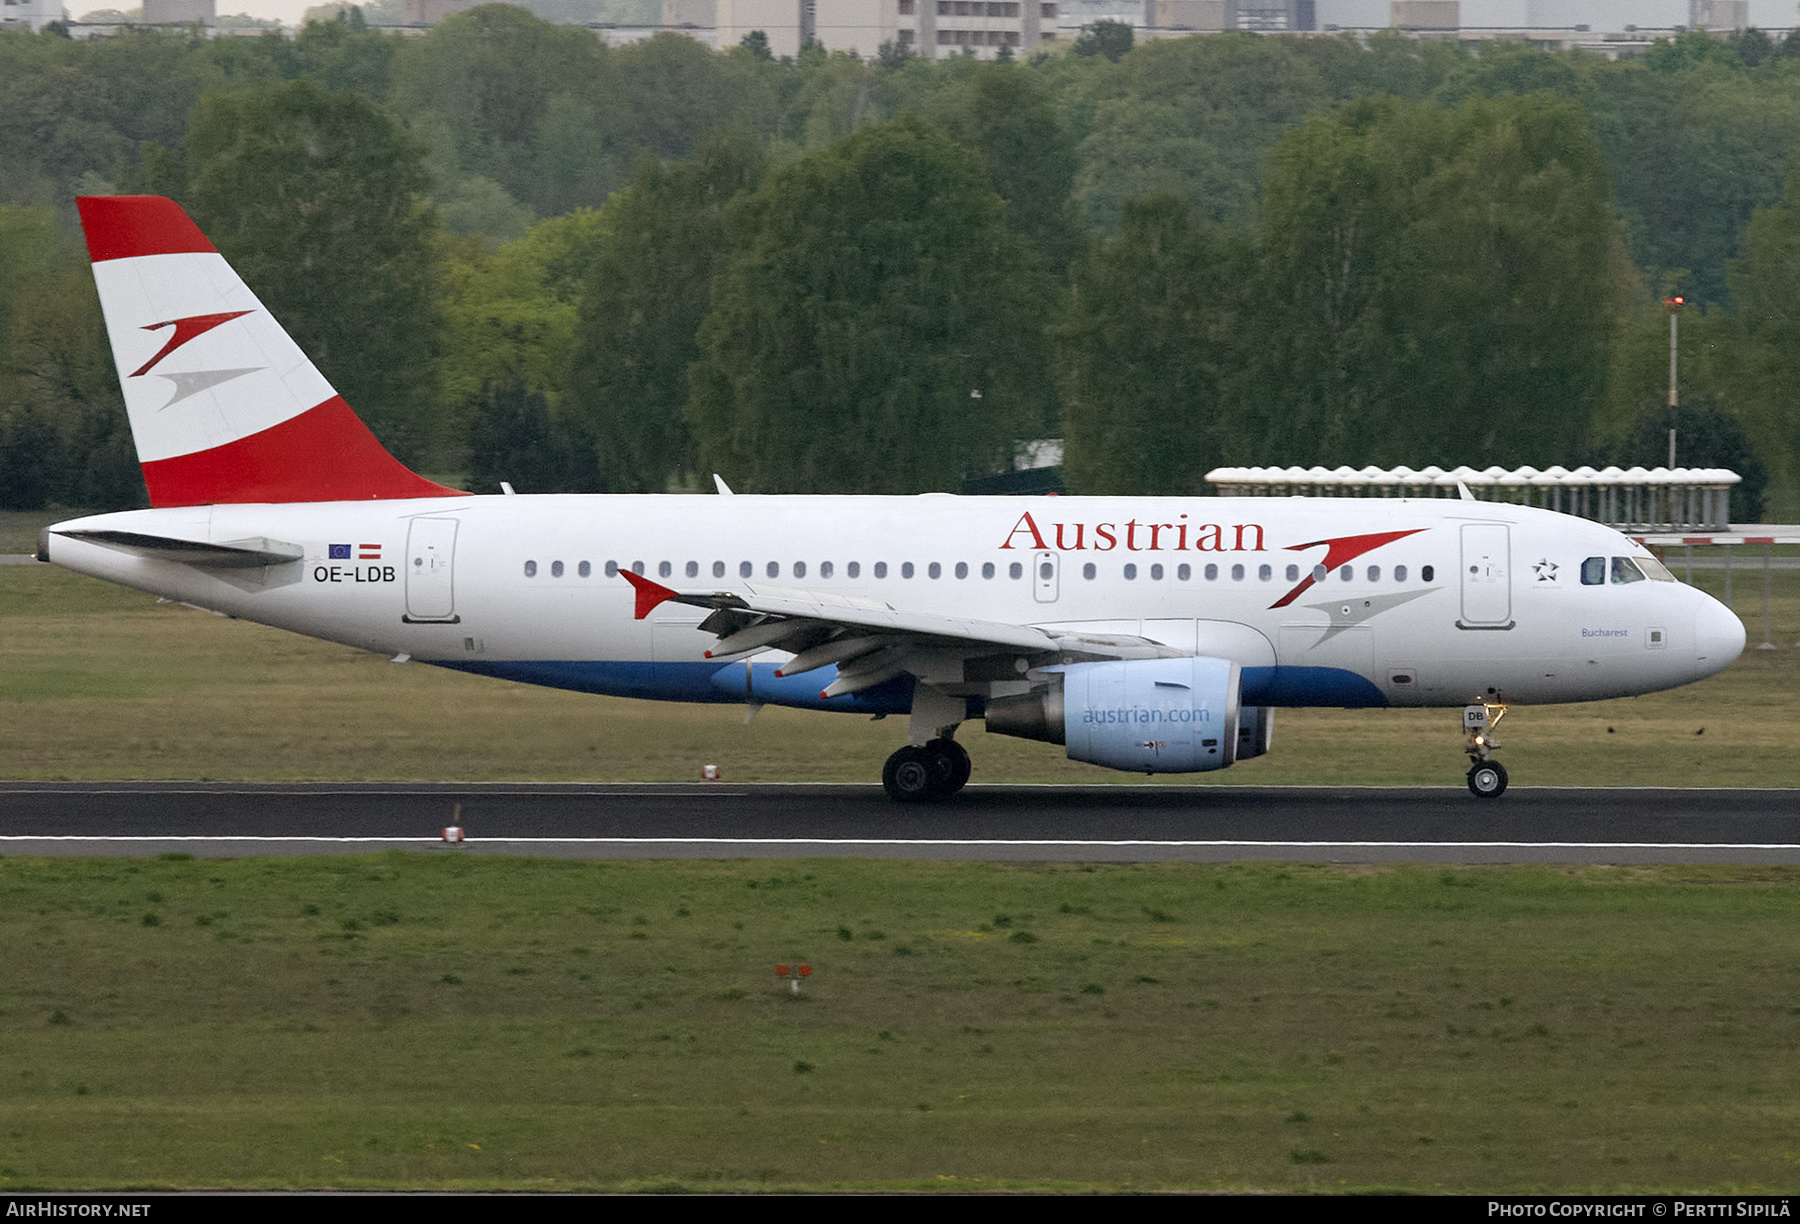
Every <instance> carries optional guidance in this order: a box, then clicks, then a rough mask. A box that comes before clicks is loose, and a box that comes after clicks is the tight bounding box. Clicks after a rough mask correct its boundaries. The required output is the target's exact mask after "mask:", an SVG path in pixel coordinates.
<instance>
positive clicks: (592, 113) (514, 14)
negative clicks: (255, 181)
mask: <svg viewBox="0 0 1800 1224" xmlns="http://www.w3.org/2000/svg"><path fill="white" fill-rule="evenodd" d="M683 41H689V42H691V41H692V40H691V39H688V40H683ZM610 59H611V53H610V51H609V49H608V47H607V46H606V44H605V43H604V42H602V41H601V40H600V39H598V38H595V37H594V36H593V35H592V34H591V33H589V32H588V31H586V30H581V29H576V28H573V27H570V26H554V25H551V24H549V23H548V22H544V21H539V20H538V19H537V18H535V17H533V16H532V15H531V14H530V13H528V12H526V11H525V10H524V9H522V8H518V7H516V6H514V5H510V4H487V5H482V6H481V7H479V8H473V9H469V10H468V11H466V12H462V13H457V14H455V15H454V16H452V17H450V18H448V19H446V20H445V21H444V22H443V23H442V24H441V25H439V26H436V27H435V28H433V29H432V31H431V32H430V33H429V34H427V35H426V36H425V37H423V38H417V39H407V40H404V42H403V44H402V45H401V46H400V48H399V49H398V51H397V52H396V54H395V60H394V67H393V81H394V86H393V104H394V107H395V109H396V111H397V112H398V113H399V114H401V115H402V116H404V117H405V118H407V119H408V120H409V121H412V122H421V121H424V120H425V119H426V117H427V116H431V117H434V118H435V120H436V121H437V122H438V123H439V124H440V125H441V130H442V132H443V133H444V135H445V136H446V137H447V139H448V140H449V141H450V146H451V147H450V160H451V162H452V164H453V166H454V168H455V169H456V170H457V171H459V172H460V173H462V174H467V175H474V176H479V177H481V178H485V179H489V180H492V181H493V182H496V183H498V184H500V185H501V186H502V187H504V188H505V189H506V190H507V192H508V193H509V194H511V196H512V197H513V198H514V199H516V200H520V201H522V202H524V203H525V204H526V205H528V206H529V207H530V208H532V210H533V211H534V212H536V213H537V214H538V215H540V216H543V215H548V214H551V213H555V212H561V211H565V210H567V209H568V208H570V207H574V206H576V205H579V204H588V203H595V204H597V203H598V202H599V199H597V198H594V193H595V192H596V191H598V193H599V198H604V191H605V189H604V188H603V187H601V186H599V184H600V183H602V182H603V181H604V179H605V175H606V165H607V162H608V157H609V155H610V150H609V149H608V148H607V142H606V139H605V137H606V135H607V131H608V125H607V124H606V122H605V118H606V113H607V109H608V108H607V106H606V102H607V101H608V99H607V91H608V89H609V87H610V86H611V85H612V84H613V74H612V73H611V72H610V71H609V69H610ZM618 101H619V103H620V104H623V102H624V100H623V99H619V100H618ZM577 137H578V138H579V139H578V140H577V139H576V138H577Z"/></svg>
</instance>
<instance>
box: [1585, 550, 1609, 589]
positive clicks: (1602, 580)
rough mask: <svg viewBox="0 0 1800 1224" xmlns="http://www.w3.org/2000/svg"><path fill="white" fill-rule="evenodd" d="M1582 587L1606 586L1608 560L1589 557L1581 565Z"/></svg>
mask: <svg viewBox="0 0 1800 1224" xmlns="http://www.w3.org/2000/svg"><path fill="white" fill-rule="evenodd" d="M1581 585H1582V586H1604V585H1606V558H1605V557H1589V558H1588V559H1587V560H1586V561H1583V562H1582V563H1581Z"/></svg>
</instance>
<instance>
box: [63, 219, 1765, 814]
mask: <svg viewBox="0 0 1800 1224" xmlns="http://www.w3.org/2000/svg"><path fill="white" fill-rule="evenodd" d="M79 208H80V214H81V222H82V226H83V229H84V232H85V235H86V239H87V244H88V250H89V254H90V256H91V258H92V261H93V269H94V279H95V281H96V283H97V285H98V287H99V292H100V301H101V305H102V308H103V310H104V312H105V317H106V325H107V330H108V334H109V337H110V339H111V343H112V349H113V355H114V358H115V360H116V361H117V364H118V372H119V382H120V386H121V387H122V388H123V390H124V395H125V402H126V407H127V410H128V412H129V415H130V420H131V428H132V434H133V438H134V440H135V442H136V445H137V451H138V458H139V461H140V463H141V464H142V467H143V473H144V481H145V485H146V487H147V489H148V492H149V498H150V503H151V508H150V509H147V510H131V511H125V512H122V513H115V514H102V515H95V516H91V517H85V518H78V519H73V520H70V521H67V522H62V523H58V524H56V525H55V526H52V527H49V528H47V529H46V530H45V531H44V533H43V535H42V537H41V539H40V541H39V546H38V557H39V559H40V560H44V561H49V562H53V563H55V564H57V565H61V566H66V567H67V568H69V569H71V570H75V571H78V572H80V573H84V574H90V575H93V576H95V577H98V578H102V579H106V580H108V581H111V582H117V583H121V584H124V585H126V586H129V587H134V588H137V589H139V590H143V591H148V592H152V593H154V594H156V595H158V596H161V597H163V598H165V599H168V600H174V601H179V602H181V603H185V604H191V605H194V606H196V607H200V608H205V609H209V610H213V611H216V612H220V613H223V614H225V615H229V616H233V617H241V618H243V619H245V620H251V621H257V622H260V623H263V624H267V625H273V626H278V627H280V628H282V629H287V630H292V631H294V632H296V633H303V634H307V635H309V636H312V637H317V638H323V639H326V640H329V641H333V642H341V643H344V644H346V645H350V646H355V647H359V648H361V649H364V650H370V651H379V652H381V653H383V654H386V655H392V656H393V657H395V658H396V659H403V660H404V659H411V660H418V661H420V662H424V663H431V664H436V665H437V666H440V667H446V668H453V669H455V670H458V671H464V672H471V673H474V674H477V675H482V676H492V677H498V678H500V679H504V680H513V681H519V682H523V683H527V684H538V685H548V686H551V687H555V688H563V689H574V690H578V691H581V692H589V693H604V694H611V695H615V696H624V697H635V698H644V699H648V700H658V701H687V702H730V703H741V704H747V705H749V706H751V707H759V706H761V705H764V704H775V705H783V706H793V707H800V708H804V709H814V710H826V711H837V712H841V713H849V714H859V715H863V716H865V717H867V716H877V717H881V716H887V715H905V716H906V717H907V730H908V734H907V742H906V743H905V744H904V745H902V746H901V747H899V748H898V750H897V751H895V752H894V753H893V755H892V756H891V757H890V758H888V760H887V763H886V765H885V767H884V769H883V773H882V781H883V784H884V785H885V786H886V788H887V791H888V793H889V794H890V795H891V796H892V797H893V798H894V799H896V800H898V801H901V802H919V801H930V800H941V799H945V798H947V797H948V796H950V795H953V794H955V793H956V792H957V791H958V790H960V789H961V788H962V786H963V785H964V783H965V782H966V781H967V780H968V778H969V775H970V769H971V763H970V759H969V755H968V753H967V751H966V750H965V749H964V748H963V747H962V745H961V744H960V743H959V742H958V741H957V740H956V738H955V736H956V733H957V730H958V728H959V727H961V726H962V724H963V723H965V722H967V721H968V720H970V719H975V718H980V719H983V720H984V722H985V724H986V729H987V730H988V731H990V732H994V733H998V734H1002V735H1012V736H1020V737H1023V738H1026V739H1034V740H1041V741H1045V742H1047V743H1051V744H1060V745H1062V746H1063V748H1064V750H1065V751H1066V753H1067V755H1068V756H1069V757H1070V758H1072V759H1074V760H1077V761H1083V762H1088V763H1091V764H1094V765H1099V766H1104V767H1106V768H1109V769H1115V770H1125V771H1137V772H1142V773H1145V774H1156V773H1200V772H1206V771H1210V770H1216V769H1223V768H1226V767H1227V766H1229V765H1231V764H1233V763H1234V762H1237V761H1243V760H1248V759H1250V758H1253V757H1256V756H1259V755H1262V754H1263V753H1265V752H1267V751H1269V749H1270V746H1271V743H1272V735H1273V729H1274V712H1275V710H1276V709H1277V708H1281V707H1303V706H1335V707H1351V708H1362V707H1384V706H1387V707H1442V708H1446V709H1451V708H1454V709H1460V710H1461V711H1462V726H1463V729H1464V730H1465V732H1466V739H1465V743H1464V751H1465V752H1466V753H1467V754H1468V756H1469V759H1470V765H1469V770H1468V774H1467V779H1468V785H1469V789H1470V791H1472V792H1473V793H1474V794H1475V795H1476V796H1479V797H1482V798H1493V797H1497V796H1499V795H1500V794H1501V793H1503V792H1504V791H1505V789H1506V785H1507V775H1506V770H1505V768H1504V767H1503V766H1502V765H1501V764H1500V762H1499V761H1498V760H1496V759H1495V758H1494V757H1493V755H1492V754H1493V749H1494V748H1495V747H1496V743H1495V741H1494V735H1493V729H1494V724H1495V722H1496V721H1497V720H1498V717H1499V716H1500V715H1501V714H1503V713H1504V712H1505V710H1506V709H1507V707H1508V706H1509V704H1539V703H1549V702H1571V701H1592V700H1597V699H1600V698H1608V697H1621V696H1626V695H1630V694H1636V693H1647V692H1652V691H1655V690H1659V689H1666V688H1672V687H1674V686H1677V685H1682V684H1687V683H1689V682H1691V681H1695V680H1699V679H1701V678H1703V677H1706V676H1709V675H1712V674H1713V673H1715V672H1717V671H1719V670H1720V669H1722V668H1724V667H1725V666H1726V665H1728V664H1729V663H1730V662H1731V661H1732V660H1733V659H1735V658H1737V657H1738V654H1739V653H1740V652H1741V651H1742V649H1743V646H1744V627H1743V624H1742V623H1741V622H1740V621H1739V620H1738V619H1737V617H1736V616H1734V615H1733V614H1732V613H1731V611H1730V610H1729V609H1727V608H1726V607H1724V606H1723V605H1721V604H1720V603H1718V602H1717V601H1716V600H1714V599H1711V598H1710V597H1708V596H1707V595H1705V594H1703V593H1701V592H1700V591H1697V590H1695V589H1693V588H1692V587H1689V586H1686V585H1684V584H1682V583H1680V582H1678V581H1676V580H1675V578H1674V577H1673V576H1672V575H1671V574H1670V573H1669V572H1668V571H1667V570H1666V569H1665V568H1664V567H1663V566H1662V565H1661V564H1660V563H1659V562H1658V561H1657V560H1656V559H1655V558H1654V557H1652V556H1650V555H1649V554H1648V553H1647V552H1646V550H1645V549H1644V548H1643V547H1642V546H1640V545H1638V544H1636V543H1635V542H1633V541H1632V540H1630V539H1628V538H1626V537H1625V536H1623V535H1621V534H1619V533H1618V532H1616V531H1613V530H1611V529H1610V528H1607V527H1605V526H1602V525H1599V524H1596V523H1593V522H1589V521H1587V520H1584V519H1578V518H1572V517H1568V516H1565V515H1561V514H1556V513H1552V512H1550V511H1547V510H1541V509H1537V508H1533V507H1526V506H1517V505H1509V504H1503V503H1494V502H1484V501H1478V500H1475V499H1473V498H1472V497H1469V496H1467V491H1466V490H1464V494H1465V496H1464V497H1463V498H1461V499H1448V498H1443V499H1432V498H1427V499H1416V498H1354V499H1350V498H1214V497H1176V498H1152V497H1024V498H1020V497H955V496H950V495H948V494H936V493H927V494H923V495H920V496H917V497H855V496H843V497H838V496H773V495H771V496H759V495H747V494H746V495H739V494H733V493H732V492H731V490H730V488H729V486H728V485H727V483H726V482H725V481H724V480H718V481H717V485H718V493H717V494H716V495H713V494H707V495H671V496H649V495H620V496H613V495H604V494H601V495H557V494H550V495H520V496H508V495H506V494H507V493H510V489H506V490H505V491H504V492H502V493H500V494H497V495H484V496H475V495H472V494H470V493H466V492H462V491H460V490H456V489H451V488H446V487H444V486H442V485H439V484H436V483H434V482H432V481H430V480H427V479H425V478H423V477H421V476H419V475H417V474H415V473H414V472H412V471H410V470H408V469H407V468H406V467H404V466H403V465H401V464H400V463H399V462H398V461H397V460H396V459H394V458H393V456H392V455H390V454H389V453H388V452H387V450H385V449H384V448H383V447H382V445H381V444H380V443H379V442H378V441H377V440H376V438H375V436H374V435H373V434H372V433H371V432H370V431H369V429H368V428H367V427H366V426H365V425H364V424H363V422H362V421H361V420H360V419H359V418H358V417H357V416H356V414H355V413H354V412H353V411H352V410H351V408H350V407H349V405H347V404H346V403H345V402H344V400H343V399H342V398H340V397H339V396H338V394H337V393H336V392H335V391H334V390H333V389H332V387H331V386H330V384H329V383H327V381H326V380H325V378H324V377H323V376H322V375H321V374H320V373H319V371H318V370H317V369H316V368H315V367H314V366H313V364H312V362H311V361H310V360H309V359H308V358H307V356H306V355H305V353H303V352H302V351H301V350H300V348H299V346H298V345H296V344H295V343H294V341H293V340H292V339H290V338H289V336H288V335H287V333H286V332H285V331H284V330H283V329H282V328H281V326H280V325H279V324H278V323H277V322H276V321H275V319H274V318H272V317H271V316H270V314H269V312H268V311H267V310H266V309H265V308H264V307H263V305H262V303H261V302H259V301H258V300H257V298H256V297H255V295H254V294H252V293H251V291H250V290H249V288H248V287H247V286H246V285H245V284H244V282H243V281H242V280H241V279H239V277H238V276H237V275H236V273H235V272H233V271H232V269H231V268H230V266H229V265H228V264H227V263H226V261H225V260H224V258H223V257H221V256H220V255H219V254H218V252H217V251H216V250H215V249H214V248H213V246H212V244H211V243H210V242H209V241H208V240H207V239H206V237H205V236H204V235H203V234H202V233H201V231H200V230H199V228H198V227H197V226H196V225H195V224H194V223H193V221H192V220H191V219H190V218H189V217H188V216H187V215H186V213H184V212H183V211H182V210H181V208H180V207H179V206H178V205H177V204H175V203H174V202H173V201H171V200H166V199H162V198H159V197H150V196H111V197H85V198H82V199H81V200H80V201H79Z"/></svg>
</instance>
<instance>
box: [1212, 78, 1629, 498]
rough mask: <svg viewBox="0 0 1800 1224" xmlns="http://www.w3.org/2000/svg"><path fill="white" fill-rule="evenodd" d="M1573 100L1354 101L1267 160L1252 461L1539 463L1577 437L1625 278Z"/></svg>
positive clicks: (1604, 362) (1604, 194)
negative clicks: (1262, 415)
mask: <svg viewBox="0 0 1800 1224" xmlns="http://www.w3.org/2000/svg"><path fill="white" fill-rule="evenodd" d="M1607 186H1608V179H1607V169H1606V166H1605V163H1604V160H1603V159H1602V157H1601V156H1600V151H1599V148H1598V145H1597V143H1596V142H1595V140H1594V137H1593V135H1592V133H1591V132H1590V131H1589V130H1588V129H1587V127H1586V125H1585V123H1583V121H1582V117H1581V115H1580V112H1579V111H1578V110H1576V109H1575V108H1574V107H1573V106H1571V105H1570V104H1568V103H1566V102H1561V101H1557V100H1553V99H1550V98H1548V97H1546V96H1543V95H1538V96H1535V97H1532V98H1526V99H1513V98H1500V99H1481V98H1476V99H1472V100H1470V101H1469V102H1467V103H1465V104H1464V105H1462V106H1460V107H1458V108H1456V109H1454V110H1446V109H1444V108H1441V107H1437V106H1434V105H1431V104H1418V105H1408V104H1406V103H1402V102H1399V101H1397V100H1392V99H1385V100H1384V99H1367V100H1363V101H1360V102H1356V103H1353V104H1351V105H1350V106H1349V107H1347V108H1345V110H1344V112H1343V114H1342V117H1341V118H1339V119H1323V118H1315V119H1313V120H1309V121H1308V122H1307V124H1306V125H1305V126H1304V127H1303V128H1302V129H1301V130H1300V131H1298V132H1296V133H1294V134H1293V135H1291V136H1290V137H1288V138H1287V139H1285V140H1284V141H1283V142H1282V143H1281V144H1280V145H1279V146H1278V147H1277V148H1276V150H1275V152H1274V153H1273V154H1272V155H1271V158H1270V169H1269V176H1268V180H1267V184H1266V188H1265V191H1266V196H1265V198H1266V204H1265V209H1264V222H1263V238H1264V243H1265V252H1266V254H1265V261H1264V263H1265V266H1264V273H1263V285H1264V288H1265V289H1266V292H1267V310H1268V312H1269V313H1268V317H1267V319H1266V320H1265V321H1264V322H1263V323H1261V324H1259V325H1258V326H1257V332H1258V334H1260V335H1262V336H1264V337H1266V343H1264V344H1263V345H1261V346H1259V347H1258V349H1257V350H1256V351H1257V355H1258V357H1259V362H1260V364H1259V370H1260V372H1259V374H1258V376H1257V378H1256V379H1255V380H1254V381H1255V392H1256V393H1252V394H1247V395H1246V400H1245V403H1246V413H1245V415H1246V416H1249V415H1250V414H1251V413H1252V412H1254V411H1255V410H1256V407H1255V406H1256V405H1258V404H1268V405H1272V406H1273V407H1274V408H1275V411H1274V412H1273V414H1272V415H1269V416H1268V417H1267V418H1266V419H1265V424H1264V426H1263V430H1264V437H1263V439H1262V441H1261V446H1260V448H1259V449H1260V451H1261V453H1262V454H1263V455H1264V456H1266V458H1265V459H1264V461H1265V462H1273V461H1277V460H1280V461H1283V462H1302V463H1304V462H1317V461H1320V460H1324V459H1329V460H1331V461H1332V462H1333V463H1334V464H1336V463H1350V464H1352V465H1361V464H1364V463H1369V462H1379V463H1388V464H1392V463H1399V462H1406V463H1411V464H1413V465H1414V466H1423V465H1424V464H1425V463H1440V464H1451V463H1469V464H1474V465H1477V466H1483V465H1486V464H1489V463H1499V464H1502V465H1506V466H1512V465H1516V464H1520V463H1526V462H1531V463H1535V464H1537V465H1539V466H1547V465H1548V464H1550V463H1554V462H1561V461H1564V460H1565V459H1567V458H1568V457H1570V456H1571V455H1573V454H1574V453H1575V451H1576V450H1577V449H1578V448H1580V447H1581V446H1583V445H1585V443H1586V439H1587V437H1588V434H1589V431H1590V426H1591V423H1592V420H1593V418H1594V416H1595V414H1596V412H1597V411H1598V410H1599V408H1600V406H1601V405H1602V403H1603V401H1604V393H1605V389H1606V376H1607V372H1608V369H1609V352H1610V345H1611V343H1612V339H1613V336H1614V334H1615V332H1616V330H1617V328H1618V326H1619V324H1620V321H1621V320H1622V319H1623V318H1624V317H1625V316H1626V315H1627V314H1628V312H1629V308H1630V304H1631V297H1632V294H1633V292H1634V290H1635V282H1634V279H1633V276H1632V273H1631V270H1630V266H1629V263H1628V262H1627V260H1626V259H1625V257H1624V250H1623V245H1622V243H1621V241H1620V239H1619V236H1618V234H1617V231H1616V228H1615V225H1614V222H1613V217H1612V208H1611V200H1610V197H1609V193H1608V190H1607Z"/></svg>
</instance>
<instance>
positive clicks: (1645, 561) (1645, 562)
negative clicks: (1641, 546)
mask: <svg viewBox="0 0 1800 1224" xmlns="http://www.w3.org/2000/svg"><path fill="white" fill-rule="evenodd" d="M1632 560H1633V561H1636V562H1637V565H1638V568H1639V569H1641V570H1643V571H1644V576H1645V577H1647V578H1649V579H1650V581H1652V582H1680V581H1681V579H1679V578H1677V577H1676V576H1675V575H1674V574H1671V573H1670V572H1669V567H1668V566H1666V565H1664V564H1663V563H1662V562H1661V561H1658V560H1657V559H1656V558H1655V557H1633V558H1632Z"/></svg>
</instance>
